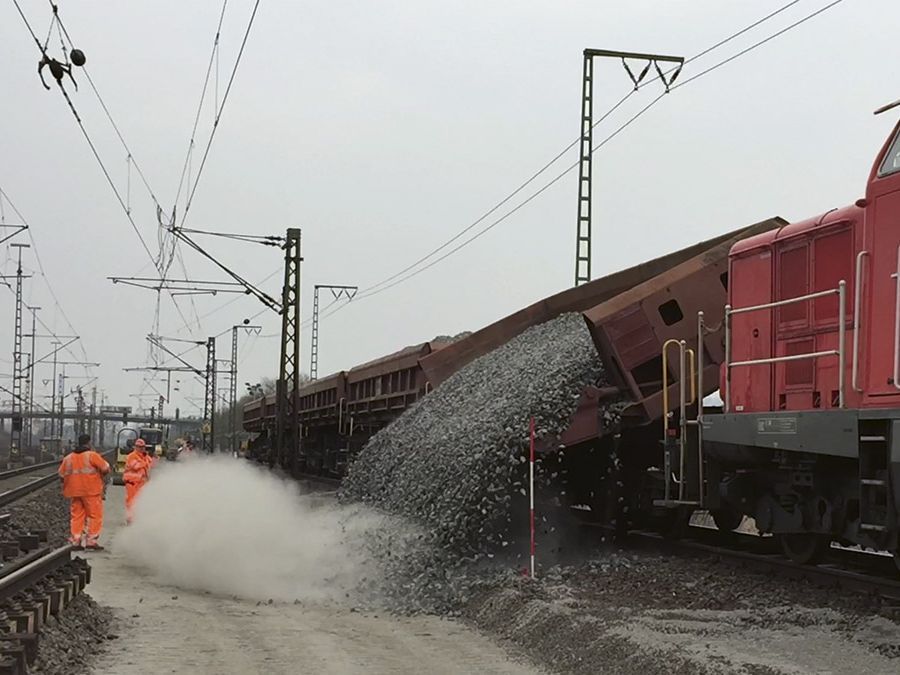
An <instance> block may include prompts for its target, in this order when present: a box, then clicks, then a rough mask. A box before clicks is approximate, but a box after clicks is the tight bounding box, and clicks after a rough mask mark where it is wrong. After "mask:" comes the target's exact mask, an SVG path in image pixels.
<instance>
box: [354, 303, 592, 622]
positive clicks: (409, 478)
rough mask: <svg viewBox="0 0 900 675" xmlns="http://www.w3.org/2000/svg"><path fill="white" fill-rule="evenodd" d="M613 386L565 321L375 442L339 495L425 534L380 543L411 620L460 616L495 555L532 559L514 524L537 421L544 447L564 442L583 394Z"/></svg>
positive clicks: (497, 357)
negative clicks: (427, 614)
mask: <svg viewBox="0 0 900 675" xmlns="http://www.w3.org/2000/svg"><path fill="white" fill-rule="evenodd" d="M604 383H605V381H604V376H603V368H602V365H601V363H600V361H599V358H598V356H597V353H596V349H595V347H594V345H593V343H592V341H591V338H590V335H589V333H588V331H587V328H586V327H585V325H584V321H583V319H582V317H581V316H580V315H578V314H566V315H562V316H560V317H558V318H556V319H554V320H552V321H548V322H546V323H544V324H541V325H538V326H534V327H532V328H530V329H528V330H527V331H525V332H524V333H522V334H521V335H519V336H518V337H516V338H514V339H512V340H510V341H509V342H508V343H506V344H505V345H503V346H501V347H499V348H497V349H495V350H494V351H493V352H491V353H489V354H487V355H485V356H482V357H481V358H479V359H476V360H475V361H473V362H472V363H470V364H468V365H467V366H465V367H464V368H462V369H461V370H459V371H458V372H457V373H455V374H454V375H453V376H451V377H450V378H449V379H447V380H446V381H445V382H444V383H442V384H441V386H440V387H438V388H437V389H435V390H434V391H433V392H431V393H430V394H429V395H428V396H426V397H425V398H423V399H422V400H421V401H419V403H418V404H416V405H415V406H413V407H412V408H410V409H409V410H408V411H407V412H406V413H404V414H403V415H402V416H400V417H399V418H398V419H397V420H396V421H394V422H393V423H392V424H391V425H389V426H388V427H386V428H385V429H383V430H382V431H380V432H379V433H377V434H376V435H375V436H373V437H372V439H371V440H370V441H369V443H368V444H367V445H366V446H365V447H364V448H363V449H362V451H361V452H360V453H359V455H358V456H357V457H356V459H355V460H354V462H353V463H352V465H351V466H350V469H349V472H348V475H347V477H346V478H345V479H344V482H343V484H342V487H341V492H340V495H341V497H342V499H344V500H358V501H362V502H363V503H365V504H368V505H371V506H374V507H376V508H378V509H380V510H383V511H385V512H388V513H390V514H394V515H397V516H401V517H402V518H403V520H404V521H405V522H412V523H415V524H416V527H413V528H401V527H397V528H382V529H380V530H379V531H378V532H377V533H373V534H372V536H371V537H370V547H371V551H370V553H371V554H372V555H373V556H374V557H375V558H376V559H378V560H379V561H380V562H381V563H382V567H384V568H385V569H386V570H387V572H386V577H385V578H384V579H383V583H382V584H380V586H381V587H380V588H379V589H378V590H379V591H380V592H382V593H383V594H385V595H387V596H388V598H389V599H390V600H392V601H393V602H394V603H395V604H396V606H397V608H398V609H401V610H404V611H432V612H443V613H447V612H452V611H453V610H454V609H455V608H457V607H459V605H460V604H461V603H462V602H464V601H465V599H466V598H467V597H468V596H469V595H470V594H471V593H472V591H473V589H474V588H476V587H478V586H480V584H482V583H484V582H485V581H486V579H487V577H486V576H485V575H484V574H483V572H484V569H483V568H484V567H490V565H489V563H490V562H491V560H492V559H494V558H495V556H497V555H498V554H502V553H504V552H510V551H513V550H515V551H517V552H518V553H519V555H521V554H522V553H524V548H523V546H522V545H521V544H519V543H518V541H517V538H516V533H517V531H518V529H517V527H516V525H517V523H516V522H515V520H514V518H513V514H514V513H516V514H523V515H524V514H525V513H527V506H526V502H525V497H526V495H527V493H526V482H525V479H526V477H527V470H528V464H527V456H526V454H527V447H528V446H527V444H528V426H529V418H530V417H531V416H534V418H535V427H536V432H537V436H538V437H540V438H544V437H549V438H554V437H558V436H559V435H560V434H561V433H562V432H563V431H564V430H565V428H566V426H567V424H568V420H569V418H570V417H571V415H572V413H573V412H574V410H575V407H576V405H577V402H578V399H579V397H580V394H581V392H582V390H583V389H584V387H585V386H587V385H602V384H604ZM541 478H542V479H545V480H549V479H550V476H543V475H541ZM507 558H508V556H507ZM513 559H514V556H513ZM506 569H507V570H508V569H509V566H507V567H506Z"/></svg>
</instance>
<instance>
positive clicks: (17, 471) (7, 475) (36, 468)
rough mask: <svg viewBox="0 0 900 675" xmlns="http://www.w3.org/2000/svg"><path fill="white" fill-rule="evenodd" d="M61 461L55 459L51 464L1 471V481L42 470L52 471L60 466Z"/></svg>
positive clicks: (31, 465)
mask: <svg viewBox="0 0 900 675" xmlns="http://www.w3.org/2000/svg"><path fill="white" fill-rule="evenodd" d="M59 462H60V460H58V459H54V460H52V461H50V462H41V463H40V464H30V465H28V466H22V467H19V468H18V469H9V470H8V471H0V480H4V479H6V478H13V477H15V476H22V475H24V474H26V473H31V472H32V471H39V470H40V469H50V468H54V467H57V466H59Z"/></svg>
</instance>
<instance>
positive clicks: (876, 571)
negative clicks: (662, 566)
mask: <svg viewBox="0 0 900 675" xmlns="http://www.w3.org/2000/svg"><path fill="white" fill-rule="evenodd" d="M600 529H603V530H607V529H608V528H600ZM610 532H611V530H610ZM626 542H627V545H628V546H630V547H636V548H642V549H652V550H655V551H663V552H665V553H667V554H682V555H684V554H689V555H705V556H713V557H715V558H717V559H719V560H722V561H725V562H728V563H731V564H734V565H737V566H739V567H742V568H745V569H749V570H753V571H756V572H763V573H766V574H772V575H777V576H779V577H782V578H786V579H803V580H806V581H808V582H809V583H812V584H814V585H816V586H819V587H823V588H840V589H843V590H846V591H851V592H856V593H863V594H865V595H869V596H872V597H873V598H877V599H878V602H879V604H880V609H881V611H882V613H883V614H886V615H888V616H891V617H893V618H900V577H898V576H897V569H896V567H895V566H894V563H893V560H892V559H891V558H889V557H886V556H882V555H877V554H872V553H865V552H861V551H851V550H849V549H845V548H833V549H832V550H831V551H830V553H829V554H828V557H827V559H826V561H825V562H823V563H820V564H818V565H801V564H799V563H795V562H793V561H791V560H789V559H788V558H786V557H785V556H784V555H783V554H781V553H780V552H777V551H776V550H774V545H773V543H772V540H771V539H769V538H763V537H759V536H753V535H747V534H739V533H737V532H729V533H725V534H724V540H723V533H722V532H720V531H718V530H709V529H708V528H703V527H692V528H690V530H689V532H688V533H686V535H685V536H684V537H682V538H678V539H672V538H667V537H665V536H663V535H661V534H659V533H658V532H650V531H644V530H632V531H629V533H628V537H627V540H626Z"/></svg>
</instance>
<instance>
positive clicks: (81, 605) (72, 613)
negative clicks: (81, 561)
mask: <svg viewBox="0 0 900 675" xmlns="http://www.w3.org/2000/svg"><path fill="white" fill-rule="evenodd" d="M114 629H115V619H114V617H113V613H112V611H111V610H109V609H108V608H106V607H103V606H101V605H98V604H97V603H96V602H94V601H93V600H92V599H91V597H90V596H88V595H86V594H81V595H79V596H78V597H77V598H75V599H74V600H73V601H72V603H71V604H70V605H69V606H68V607H66V609H65V611H64V612H62V613H61V614H60V615H59V618H58V619H51V621H50V622H49V623H48V624H47V625H46V626H45V627H44V629H43V630H42V631H41V635H40V641H39V643H38V656H37V660H36V661H35V663H34V666H32V668H31V671H30V672H31V673H33V674H35V675H81V674H82V673H90V672H91V665H92V664H93V663H94V662H96V660H97V659H98V657H99V656H100V655H102V654H103V653H104V652H105V651H106V645H107V643H108V642H109V641H110V640H115V639H118V635H117V634H116V633H115V632H114Z"/></svg>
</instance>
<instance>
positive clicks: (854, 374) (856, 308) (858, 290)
mask: <svg viewBox="0 0 900 675" xmlns="http://www.w3.org/2000/svg"><path fill="white" fill-rule="evenodd" d="M867 255H869V252H868V251H860V252H859V253H857V254H856V286H855V287H854V289H853V365H852V367H851V376H850V379H851V380H852V381H851V386H852V387H853V391H855V392H857V393H860V394H861V393H862V387H860V386H859V384H858V382H857V381H858V380H859V321H860V313H861V311H860V306H861V305H862V270H863V258H865V257H866V256H867ZM898 258H900V253H898Z"/></svg>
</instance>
